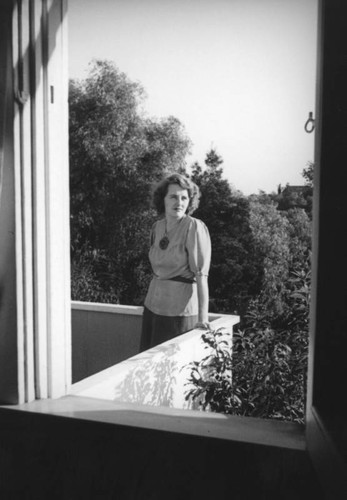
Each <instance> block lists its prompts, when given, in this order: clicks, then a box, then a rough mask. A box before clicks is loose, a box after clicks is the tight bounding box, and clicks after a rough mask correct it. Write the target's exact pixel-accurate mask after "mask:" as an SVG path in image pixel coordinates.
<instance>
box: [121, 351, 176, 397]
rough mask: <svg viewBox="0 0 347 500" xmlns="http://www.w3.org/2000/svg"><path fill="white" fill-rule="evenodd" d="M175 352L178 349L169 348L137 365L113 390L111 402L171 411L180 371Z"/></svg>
mask: <svg viewBox="0 0 347 500" xmlns="http://www.w3.org/2000/svg"><path fill="white" fill-rule="evenodd" d="M179 351H180V347H179V346H178V345H177V344H172V345H168V346H167V348H165V349H164V350H162V351H161V352H160V353H159V354H158V356H154V357H153V356H149V357H148V358H147V359H146V358H144V359H143V360H141V361H138V362H137V363H136V364H135V366H134V367H133V368H132V369H130V370H129V372H128V373H127V374H126V376H125V378H124V379H123V381H122V382H121V383H120V384H118V385H117V387H116V388H115V400H117V401H123V402H130V403H138V404H147V405H152V406H169V407H172V406H173V396H174V388H175V385H176V376H177V374H178V371H179V368H180V366H179V363H178V359H177V355H178V353H179Z"/></svg>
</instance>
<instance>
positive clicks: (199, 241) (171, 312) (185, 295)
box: [145, 215, 211, 316]
mask: <svg viewBox="0 0 347 500" xmlns="http://www.w3.org/2000/svg"><path fill="white" fill-rule="evenodd" d="M164 235H165V219H162V220H159V221H158V222H156V223H155V224H154V225H153V227H152V231H151V248H150V251H149V260H150V262H151V265H152V269H153V279H152V281H151V283H150V286H149V289H148V293H147V296H146V299H145V306H146V307H147V309H149V310H150V311H152V312H154V313H155V314H160V315H163V316H193V315H197V314H198V296H197V286H196V283H195V282H193V283H182V282H181V281H173V280H172V278H176V277H178V276H179V277H181V278H186V279H188V280H194V279H195V276H197V275H205V276H208V272H209V268H210V262H211V240H210V235H209V232H208V229H207V227H206V225H205V224H204V223H203V222H202V221H201V220H199V219H195V218H194V217H190V216H189V215H187V216H185V217H184V218H183V219H181V220H180V222H179V223H178V224H177V226H175V227H174V228H173V229H172V230H171V231H169V233H168V238H169V245H168V247H167V248H166V249H165V250H162V249H161V248H160V246H159V242H160V240H161V239H162V238H163V237H164Z"/></svg>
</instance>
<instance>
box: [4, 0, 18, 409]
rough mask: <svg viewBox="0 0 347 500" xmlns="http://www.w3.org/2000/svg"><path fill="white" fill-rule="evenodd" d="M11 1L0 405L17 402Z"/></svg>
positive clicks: (7, 10)
mask: <svg viewBox="0 0 347 500" xmlns="http://www.w3.org/2000/svg"><path fill="white" fill-rule="evenodd" d="M11 25H12V1H6V2H1V5H0V402H1V403H16V402H17V399H18V394H17V319H16V318H17V312H16V266H15V196H14V157H13V100H12V97H13V83H12V49H11V46H12V33H11Z"/></svg>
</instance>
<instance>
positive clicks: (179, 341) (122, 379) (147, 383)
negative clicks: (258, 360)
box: [73, 314, 239, 409]
mask: <svg viewBox="0 0 347 500" xmlns="http://www.w3.org/2000/svg"><path fill="white" fill-rule="evenodd" d="M209 320H210V323H211V329H213V330H217V329H221V332H223V337H224V340H226V342H227V343H228V344H229V347H230V351H231V350H232V335H233V327H234V325H235V324H237V323H238V322H239V317H238V316H231V315H221V314H219V315H218V314H213V315H212V314H211V315H210V317H209ZM203 331H204V330H201V329H195V330H191V331H190V332H187V333H185V334H183V335H180V336H178V337H176V338H174V339H171V340H169V341H167V342H164V343H162V344H160V345H158V346H156V347H154V348H152V349H149V350H147V351H145V352H142V353H140V354H137V355H135V356H132V357H130V358H129V359H127V360H125V361H123V362H121V363H118V364H116V365H114V366H112V367H110V368H108V369H106V370H103V371H101V372H99V373H97V374H95V375H93V376H90V377H87V378H86V379H84V380H82V381H80V382H78V383H76V384H74V386H73V394H75V395H79V396H86V397H96V398H99V399H106V400H110V401H120V402H126V403H137V404H147V405H150V406H167V407H172V408H176V409H191V408H192V404H191V403H190V402H189V401H186V399H185V392H186V390H187V387H186V386H187V381H188V377H189V374H190V368H189V363H190V362H192V361H200V360H201V359H202V358H204V357H205V356H207V354H208V349H207V346H206V344H205V343H204V342H203V341H202V339H201V336H202V333H203Z"/></svg>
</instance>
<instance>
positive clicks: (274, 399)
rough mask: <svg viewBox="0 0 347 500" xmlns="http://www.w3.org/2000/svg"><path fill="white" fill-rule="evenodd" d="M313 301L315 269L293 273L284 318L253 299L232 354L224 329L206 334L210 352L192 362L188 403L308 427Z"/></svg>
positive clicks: (235, 338) (236, 333) (208, 409)
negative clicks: (307, 398) (309, 357)
mask: <svg viewBox="0 0 347 500" xmlns="http://www.w3.org/2000/svg"><path fill="white" fill-rule="evenodd" d="M309 300H310V271H305V270H301V271H293V272H292V273H291V275H290V278H289V280H288V283H287V308H286V310H285V312H284V313H282V315H281V316H276V315H271V314H269V313H268V311H267V310H266V309H265V308H264V307H262V303H261V300H255V301H253V303H252V304H251V306H250V309H249V312H248V314H247V316H246V318H245V321H244V324H243V328H242V329H240V330H239V331H236V332H234V335H233V345H232V350H231V349H230V348H226V347H227V345H226V342H225V333H223V332H222V331H220V330H216V331H212V330H211V331H208V332H206V333H204V334H203V335H202V339H203V341H204V343H205V344H206V347H207V348H208V349H209V353H208V355H207V356H206V357H205V358H204V359H202V360H201V361H200V362H192V363H190V364H189V367H190V368H191V373H190V378H189V381H188V386H189V388H188V390H187V393H186V399H187V400H191V401H192V403H193V406H194V407H195V408H200V409H201V410H205V411H213V412H222V413H226V414H231V415H243V416H252V417H262V418H274V419H279V420H287V421H295V422H299V423H303V422H304V419H305V399H306V376H307V353H308V312H309Z"/></svg>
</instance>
